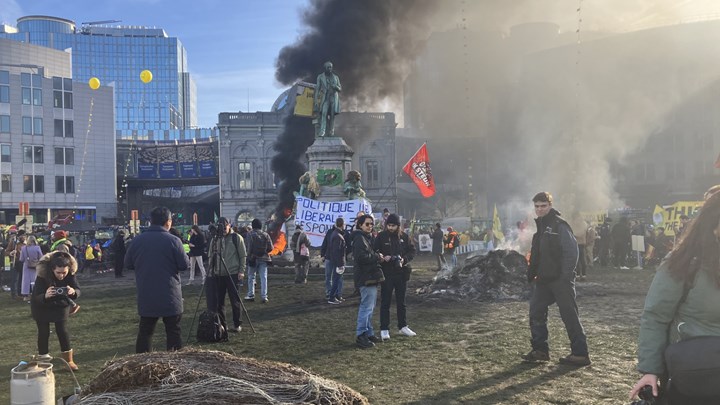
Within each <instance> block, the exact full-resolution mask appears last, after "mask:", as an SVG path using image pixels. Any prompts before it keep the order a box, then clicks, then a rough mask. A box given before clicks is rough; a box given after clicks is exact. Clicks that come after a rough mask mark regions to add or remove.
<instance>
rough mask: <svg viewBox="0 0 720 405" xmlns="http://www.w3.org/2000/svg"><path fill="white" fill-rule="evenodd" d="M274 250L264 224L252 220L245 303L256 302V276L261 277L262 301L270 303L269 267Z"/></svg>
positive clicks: (248, 242) (248, 237)
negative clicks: (263, 226) (263, 227)
mask: <svg viewBox="0 0 720 405" xmlns="http://www.w3.org/2000/svg"><path fill="white" fill-rule="evenodd" d="M272 250H273V245H272V240H271V239H270V235H268V234H267V233H266V232H265V231H263V230H262V222H260V220H259V219H257V218H255V219H253V220H252V231H250V232H249V233H248V234H247V251H248V292H247V296H245V301H255V276H256V275H257V276H258V277H260V299H261V302H262V303H263V304H264V303H266V302H268V287H267V266H268V263H271V260H270V256H269V255H268V253H270V252H271V251H272Z"/></svg>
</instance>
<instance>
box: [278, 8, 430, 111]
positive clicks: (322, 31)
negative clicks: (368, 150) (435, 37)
mask: <svg viewBox="0 0 720 405" xmlns="http://www.w3.org/2000/svg"><path fill="white" fill-rule="evenodd" d="M441 3H442V2H441V1H437V0H392V1H388V0H363V1H354V0H312V1H311V5H310V8H308V9H306V10H305V11H304V13H303V15H302V20H303V22H304V23H305V25H306V26H307V31H306V33H305V34H304V35H303V36H302V37H301V38H300V39H299V40H298V42H297V43H295V44H293V45H290V46H286V47H285V48H283V49H282V50H281V51H280V55H279V56H278V59H277V71H276V73H275V78H276V79H277V80H278V81H279V82H280V83H282V84H286V85H288V84H292V83H294V82H295V81H296V80H298V79H305V78H308V77H311V78H313V81H314V78H315V77H317V75H318V74H319V73H320V72H322V66H323V63H325V62H326V61H331V62H333V65H335V70H336V71H337V72H339V74H340V82H341V84H342V87H343V91H342V93H341V97H342V99H343V100H342V102H343V104H344V105H346V106H347V105H353V106H355V107H357V108H358V109H362V108H365V109H367V108H369V107H372V106H373V104H374V103H376V102H378V101H381V100H383V99H385V98H390V99H395V100H397V99H399V96H400V95H401V90H402V83H403V81H404V80H405V76H406V74H407V72H408V71H409V65H410V63H411V62H412V61H413V60H414V59H415V57H416V56H417V55H418V53H419V51H420V50H421V49H422V47H423V45H424V43H425V41H426V39H427V37H428V36H429V35H430V17H431V16H432V15H433V13H434V12H435V10H437V8H439V6H440V5H441Z"/></svg>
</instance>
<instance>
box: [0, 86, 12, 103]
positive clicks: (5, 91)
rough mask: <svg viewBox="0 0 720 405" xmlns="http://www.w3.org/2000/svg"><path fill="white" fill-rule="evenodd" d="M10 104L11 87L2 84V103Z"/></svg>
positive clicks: (0, 92) (0, 101)
mask: <svg viewBox="0 0 720 405" xmlns="http://www.w3.org/2000/svg"><path fill="white" fill-rule="evenodd" d="M9 102H10V86H5V85H3V84H0V103H9Z"/></svg>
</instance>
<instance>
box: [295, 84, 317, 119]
mask: <svg viewBox="0 0 720 405" xmlns="http://www.w3.org/2000/svg"><path fill="white" fill-rule="evenodd" d="M302 89H303V91H302V93H300V94H298V95H297V97H295V111H293V113H294V114H295V115H299V116H301V117H312V115H313V97H314V95H315V89H311V88H310V87H302Z"/></svg>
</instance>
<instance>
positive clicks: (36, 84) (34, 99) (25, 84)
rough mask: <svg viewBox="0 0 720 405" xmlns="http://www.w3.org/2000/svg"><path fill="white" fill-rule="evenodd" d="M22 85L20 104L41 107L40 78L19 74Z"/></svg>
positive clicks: (35, 75)
mask: <svg viewBox="0 0 720 405" xmlns="http://www.w3.org/2000/svg"><path fill="white" fill-rule="evenodd" d="M20 82H21V84H22V89H21V91H22V93H21V94H22V103H23V104H26V105H30V104H31V103H32V105H38V106H40V105H42V77H41V76H40V75H38V74H33V75H30V74H29V73H21V74H20Z"/></svg>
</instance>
